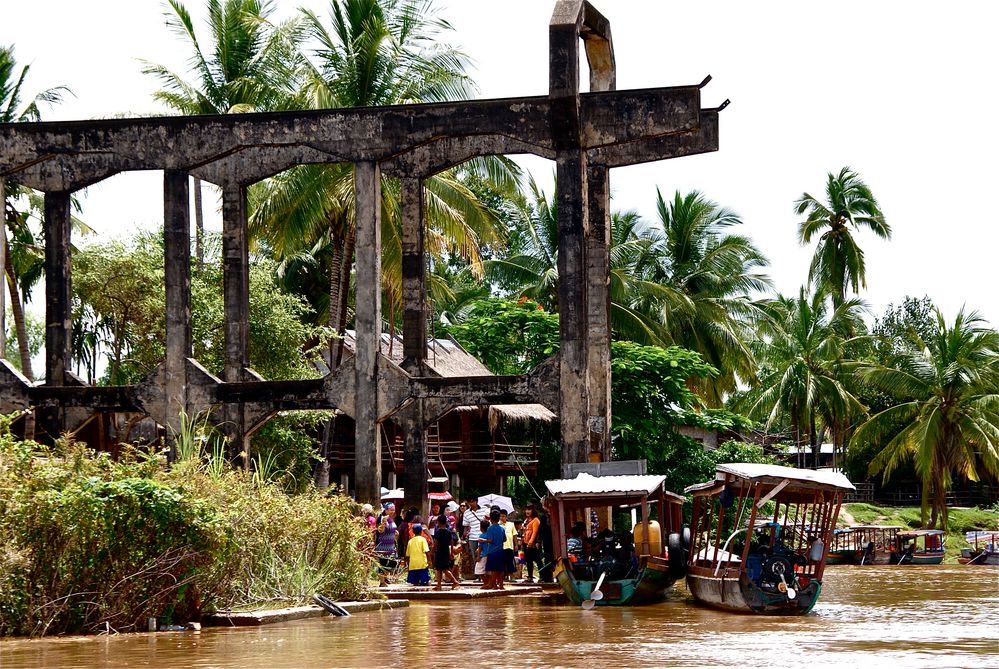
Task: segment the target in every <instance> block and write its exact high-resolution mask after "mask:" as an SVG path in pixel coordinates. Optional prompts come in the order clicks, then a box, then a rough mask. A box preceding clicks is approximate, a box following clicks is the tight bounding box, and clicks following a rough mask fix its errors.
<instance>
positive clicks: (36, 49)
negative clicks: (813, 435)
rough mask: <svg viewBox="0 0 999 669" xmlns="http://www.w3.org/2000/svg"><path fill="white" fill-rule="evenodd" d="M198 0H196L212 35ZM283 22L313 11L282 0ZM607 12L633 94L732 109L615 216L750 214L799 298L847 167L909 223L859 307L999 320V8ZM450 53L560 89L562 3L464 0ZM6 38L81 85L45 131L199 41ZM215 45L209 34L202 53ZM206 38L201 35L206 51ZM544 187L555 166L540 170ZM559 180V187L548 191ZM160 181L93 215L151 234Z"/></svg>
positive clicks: (606, 8) (0, 26)
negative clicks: (703, 200) (700, 198)
mask: <svg viewBox="0 0 999 669" xmlns="http://www.w3.org/2000/svg"><path fill="white" fill-rule="evenodd" d="M201 4H202V3H201V2H200V1H199V0H190V1H189V2H188V7H189V9H191V11H192V13H194V14H195V16H196V21H197V25H198V26H199V28H200V27H201V26H202V19H201V11H200V10H201ZM277 4H278V14H277V16H278V17H279V18H281V17H288V16H290V15H291V13H292V12H293V11H294V10H295V8H296V7H298V6H300V5H305V6H308V7H310V8H313V9H314V10H316V11H317V12H318V13H319V14H320V15H321V16H325V15H326V13H327V7H328V2H327V0H295V1H292V2H288V1H287V0H279V2H278V3H277ZM595 5H596V6H597V8H598V9H600V10H601V11H602V12H603V13H604V14H605V15H606V16H607V17H608V18H609V19H610V21H611V25H612V30H613V35H614V45H615V55H616V59H617V73H618V89H627V88H644V87H655V86H670V85H689V84H696V83H698V82H700V81H701V79H703V78H704V76H705V75H707V74H711V75H713V77H714V79H713V81H712V82H711V83H710V84H709V86H708V87H707V88H706V89H705V90H704V91H703V104H704V106H706V107H712V106H716V105H718V104H719V103H721V102H722V101H723V100H724V99H726V98H731V100H732V105H731V106H730V107H729V108H728V109H726V110H725V111H724V112H723V113H722V115H721V131H720V135H721V140H720V144H721V148H720V151H719V152H717V153H712V154H707V155H703V156H694V157H688V158H680V159H675V160H672V161H666V162H662V163H654V164H651V165H645V166H638V167H631V168H621V169H616V170H614V171H613V172H612V175H611V183H612V189H613V193H614V202H613V206H614V207H615V208H616V209H638V210H639V211H641V212H642V213H643V214H645V215H646V216H648V217H651V216H652V215H653V214H654V207H653V205H654V201H655V189H656V187H657V186H658V187H660V188H661V189H662V190H663V192H664V193H665V194H666V195H667V196H669V195H671V194H672V192H673V191H675V190H681V191H684V192H686V191H688V190H692V189H697V190H700V191H702V192H703V193H704V194H706V195H707V196H708V197H710V198H711V199H713V200H715V201H716V202H718V203H720V204H722V205H724V206H727V207H729V208H731V209H734V210H736V211H737V212H739V213H740V214H741V216H742V218H743V220H744V221H745V223H746V225H745V226H744V230H743V232H745V233H746V234H749V235H750V236H751V237H752V238H753V239H754V240H755V241H756V243H757V244H758V246H759V247H760V248H761V249H762V250H763V251H764V252H765V253H766V254H767V255H768V256H769V258H770V260H771V263H772V267H771V269H770V273H771V276H772V277H773V278H774V280H775V282H776V284H777V287H778V289H779V290H780V291H782V292H784V293H794V292H796V291H797V288H798V286H799V285H801V284H802V283H803V282H804V280H805V278H806V274H807V268H808V263H809V261H810V259H811V249H810V248H801V247H800V246H799V245H798V243H797V238H796V234H797V227H796V221H797V219H796V217H795V215H794V214H793V212H792V203H793V201H794V200H795V199H796V198H797V197H799V196H800V195H801V193H802V192H803V191H806V190H807V191H809V192H811V193H812V194H814V195H816V196H821V195H823V194H824V191H823V188H824V183H825V178H826V174H827V173H828V172H833V171H838V170H839V169H840V168H841V167H843V166H845V165H849V166H850V167H852V168H854V169H855V170H856V171H858V172H859V173H860V175H861V177H862V178H863V179H864V180H866V181H867V183H868V184H869V185H870V186H871V188H872V189H873V191H874V193H875V195H876V196H877V197H878V199H879V201H880V203H881V205H882V208H883V209H884V211H885V213H886V216H887V219H888V222H889V223H890V225H891V226H892V228H893V232H894V239H893V240H892V241H891V242H887V243H886V242H882V241H879V240H877V239H876V238H874V237H873V236H872V235H871V234H869V233H861V234H860V236H859V239H860V244H861V247H862V248H863V249H864V250H865V251H866V254H867V268H868V271H867V275H868V290H867V291H866V292H865V293H864V294H863V297H864V298H865V299H867V300H868V302H869V303H870V305H871V308H872V311H873V312H875V313H880V312H881V311H882V310H883V309H884V307H885V306H886V305H887V304H888V303H890V302H895V303H898V302H899V301H901V299H902V297H903V296H904V295H906V294H910V295H913V296H916V297H921V296H922V295H924V294H927V295H929V296H930V297H931V298H932V299H933V300H934V301H935V302H936V303H937V304H938V305H939V306H940V307H941V308H942V309H943V310H944V313H945V314H946V315H947V317H948V318H949V319H950V318H952V317H953V315H954V313H955V312H956V311H957V309H958V308H960V307H961V305H962V304H967V307H968V309H977V310H978V311H980V312H981V313H982V315H983V316H985V317H986V318H987V319H988V320H990V321H991V322H992V323H993V324H996V323H999V293H997V291H996V285H995V284H996V280H995V278H996V276H997V272H996V260H995V255H996V249H997V246H999V232H997V227H999V226H997V223H999V221H997V214H996V213H995V212H996V209H993V208H992V207H991V206H990V205H989V204H988V202H989V200H990V199H991V197H992V196H993V195H994V193H995V192H996V186H995V184H996V182H997V176H999V174H997V170H996V168H995V162H994V157H995V156H996V155H997V154H999V125H997V124H996V123H995V121H994V117H995V115H996V113H997V111H996V110H997V109H999V82H997V77H996V74H995V73H996V69H995V68H996V63H997V62H999V57H997V56H999V54H997V48H996V44H997V42H996V41H995V38H994V32H995V27H996V26H997V25H999V3H993V2H987V1H986V0H981V1H978V2H973V1H970V0H955V1H954V2H948V3H940V2H926V1H918V0H917V1H910V2H906V3H900V2H891V3H889V2H870V1H866V2H865V1H858V0H837V1H836V2H831V1H828V0H822V1H815V2H807V3H801V2H714V1H702V2H686V3H678V2H661V1H651V0H650V1H647V2H641V1H637V0H631V1H629V0H613V1H611V0H595ZM439 6H440V7H441V13H442V15H443V16H444V17H446V18H448V19H449V20H450V21H451V23H452V24H453V25H454V27H455V29H456V33H455V34H454V35H453V37H452V38H451V40H450V41H451V42H452V43H454V44H457V45H460V46H462V47H463V48H464V49H465V51H466V52H467V53H469V54H470V55H471V56H472V58H473V59H474V60H475V63H476V70H475V71H474V72H473V75H474V77H475V79H476V81H477V82H478V84H479V87H480V89H481V97H504V96H517V95H542V94H545V93H546V92H547V86H548V82H547V58H548V52H547V46H548V44H547V27H548V19H549V17H550V14H551V8H552V6H553V3H552V2H551V1H549V0H450V2H439ZM0 43H3V44H11V43H12V44H14V45H15V47H16V56H17V58H18V61H19V63H21V64H25V63H30V64H31V66H32V70H31V75H30V80H29V82H28V91H29V92H30V93H32V94H33V93H34V92H35V91H37V90H38V89H41V88H45V87H49V86H54V85H58V84H66V85H68V86H70V87H71V88H72V89H73V91H74V92H75V93H76V96H77V97H76V98H75V99H70V100H68V101H67V102H65V103H64V104H62V105H60V106H59V107H57V108H55V109H51V110H48V111H46V113H45V118H46V120H65V119H78V118H96V117H107V116H113V115H118V114H121V113H122V112H140V113H147V112H151V111H155V110H156V109H157V108H156V106H155V105H154V103H153V102H152V99H151V93H152V91H153V90H154V89H155V88H156V82H155V81H153V80H152V79H151V78H149V77H145V76H143V75H142V74H141V73H140V69H141V64H140V63H139V62H138V60H137V59H140V58H144V59H148V60H151V61H154V62H159V63H163V64H166V65H169V66H172V67H175V68H177V69H182V68H183V66H184V63H185V59H186V50H185V48H184V45H182V44H181V43H180V42H179V41H178V39H177V38H176V37H175V36H174V35H172V34H171V33H170V32H169V31H168V30H167V29H166V27H165V26H164V24H163V6H162V5H161V4H160V2H159V1H158V0H90V1H89V2H80V1H79V0H35V1H34V2H14V1H13V0H5V2H4V3H3V7H2V8H0ZM205 44H207V42H205ZM203 46H204V44H203ZM526 164H528V166H529V167H531V169H533V170H535V171H536V176H537V178H538V179H539V180H542V181H543V180H547V179H550V173H551V169H552V168H551V165H550V164H548V163H545V162H544V161H541V160H532V161H529V162H528V163H526ZM543 182H544V181H543ZM161 198H162V181H161V177H160V175H159V173H152V174H128V175H119V176H117V177H114V178H112V179H110V180H108V181H106V182H104V183H102V184H99V185H97V186H94V187H92V188H90V189H89V191H88V192H87V193H86V197H85V199H84V207H85V209H84V219H85V220H86V221H87V222H88V223H89V224H90V225H92V226H93V227H95V228H96V229H98V230H99V231H100V233H101V234H102V235H111V236H123V235H127V234H129V233H131V232H132V231H133V230H134V229H135V228H136V227H154V226H156V225H158V224H159V220H161V217H162V201H161Z"/></svg>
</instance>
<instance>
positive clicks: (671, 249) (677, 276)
mask: <svg viewBox="0 0 999 669" xmlns="http://www.w3.org/2000/svg"><path fill="white" fill-rule="evenodd" d="M656 212H657V214H658V218H659V220H658V223H659V226H661V228H652V229H651V230H650V231H649V232H647V233H646V234H645V239H646V244H647V245H646V249H645V251H644V252H643V253H642V255H641V257H639V258H637V259H636V265H635V270H634V272H635V274H636V275H637V276H639V277H641V278H643V279H644V280H646V281H648V282H653V283H655V284H659V285H661V286H668V287H670V288H672V291H671V292H669V293H659V294H657V295H652V296H651V297H652V298H653V300H654V301H653V302H651V303H648V304H646V305H642V306H640V310H641V311H643V312H648V311H649V310H652V309H655V310H657V311H658V314H657V320H658V322H659V323H660V324H661V325H662V327H663V328H664V331H665V333H666V334H665V337H664V339H665V341H666V343H667V344H670V345H675V346H682V347H684V348H687V349H690V350H692V351H696V352H698V353H700V354H701V356H702V357H703V358H704V360H705V362H707V363H708V364H710V365H712V366H713V367H715V368H717V369H718V370H720V374H719V375H718V377H717V378H715V379H707V380H705V381H704V382H703V384H702V386H701V387H700V388H699V390H700V392H701V394H702V395H703V396H704V399H705V400H706V401H707V402H708V403H709V404H710V405H713V406H719V405H720V404H721V403H722V401H723V398H724V395H725V394H726V393H731V392H733V391H735V389H736V387H737V383H738V380H739V379H741V380H743V381H751V380H753V379H754V378H755V376H756V363H755V361H754V358H753V354H752V351H751V350H750V348H749V346H748V344H747V342H748V341H750V339H751V327H750V326H751V323H752V321H753V320H754V319H755V318H756V317H757V316H758V314H759V312H758V308H757V304H756V302H755V301H754V297H753V294H754V293H758V292H763V291H767V290H769V289H770V288H771V282H770V279H769V277H767V276H766V275H765V274H763V273H762V272H761V271H760V270H761V269H762V268H764V267H766V266H767V264H768V261H767V259H766V256H764V255H763V253H762V252H760V251H759V250H758V249H757V248H756V246H755V245H754V244H753V242H752V240H751V239H749V238H748V237H746V236H745V235H740V234H734V233H731V232H729V229H730V228H733V227H735V226H737V225H741V223H742V221H741V220H740V219H739V217H738V215H737V214H735V213H734V212H733V211H731V210H729V209H726V208H724V207H719V206H718V205H717V204H715V203H714V202H712V201H710V200H708V199H707V198H705V197H704V196H703V195H701V194H700V193H698V192H697V191H691V192H690V193H687V194H686V195H681V194H680V193H679V192H677V193H675V194H674V196H673V199H672V200H671V201H669V202H667V201H666V200H664V198H663V196H662V193H661V192H659V191H658V189H657V191H656Z"/></svg>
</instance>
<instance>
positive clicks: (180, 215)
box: [163, 170, 192, 460]
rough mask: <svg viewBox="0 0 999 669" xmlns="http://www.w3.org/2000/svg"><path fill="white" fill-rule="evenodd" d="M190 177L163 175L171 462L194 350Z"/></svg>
mask: <svg viewBox="0 0 999 669" xmlns="http://www.w3.org/2000/svg"><path fill="white" fill-rule="evenodd" d="M189 209H190V205H189V193H188V176H187V173H186V172H182V171H179V170H166V171H165V172H164V173H163V247H164V258H163V262H164V272H163V276H164V283H165V288H166V360H165V361H164V376H165V379H166V380H165V386H166V388H165V390H166V396H165V401H166V419H167V421H168V425H169V426H170V428H172V429H171V430H169V431H168V432H169V433H168V435H167V439H168V443H169V445H170V459H171V460H175V459H176V457H177V451H176V444H175V443H174V442H175V440H174V435H175V434H176V430H178V429H179V427H180V420H179V416H180V412H181V411H186V410H187V358H189V357H190V356H191V355H192V348H191V221H190V215H191V214H190V211H189Z"/></svg>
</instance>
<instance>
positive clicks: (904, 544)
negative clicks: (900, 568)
mask: <svg viewBox="0 0 999 669" xmlns="http://www.w3.org/2000/svg"><path fill="white" fill-rule="evenodd" d="M945 538H946V537H945V535H944V531H943V530H912V531H909V532H899V533H898V534H896V535H895V550H894V551H892V554H891V563H892V564H940V563H941V562H943V559H944V539H945Z"/></svg>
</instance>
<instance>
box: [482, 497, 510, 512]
mask: <svg viewBox="0 0 999 669" xmlns="http://www.w3.org/2000/svg"><path fill="white" fill-rule="evenodd" d="M479 506H481V507H482V508H485V509H488V508H489V507H491V506H498V507H499V508H501V509H502V510H504V511H506V512H507V513H513V500H512V499H510V498H509V497H507V496H505V495H497V494H495V493H489V494H488V495H483V496H482V497H480V498H479Z"/></svg>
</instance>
